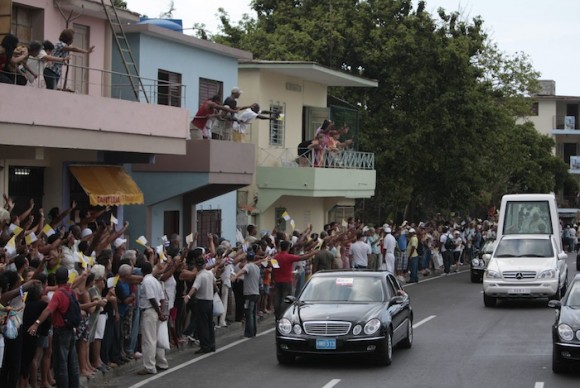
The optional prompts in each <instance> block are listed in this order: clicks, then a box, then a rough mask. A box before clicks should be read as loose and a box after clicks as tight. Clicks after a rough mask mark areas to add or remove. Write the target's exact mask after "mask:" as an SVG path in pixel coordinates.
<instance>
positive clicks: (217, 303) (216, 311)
mask: <svg viewBox="0 0 580 388" xmlns="http://www.w3.org/2000/svg"><path fill="white" fill-rule="evenodd" d="M224 312H225V309H224V304H223V303H222V300H221V299H220V296H219V295H218V294H217V292H216V293H215V294H213V316H214V317H219V316H220V315H222V314H223V313H224Z"/></svg>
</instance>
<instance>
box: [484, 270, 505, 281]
mask: <svg viewBox="0 0 580 388" xmlns="http://www.w3.org/2000/svg"><path fill="white" fill-rule="evenodd" d="M485 277H486V278H487V279H501V275H500V274H499V272H497V271H494V270H493V269H488V270H487V271H485Z"/></svg>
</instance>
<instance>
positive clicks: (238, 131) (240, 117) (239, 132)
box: [232, 103, 279, 143]
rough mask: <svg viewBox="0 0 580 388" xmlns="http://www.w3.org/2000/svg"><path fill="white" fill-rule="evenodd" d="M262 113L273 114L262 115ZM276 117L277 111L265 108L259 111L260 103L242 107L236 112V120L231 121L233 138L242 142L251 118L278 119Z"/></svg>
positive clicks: (277, 116)
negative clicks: (245, 107) (242, 108)
mask: <svg viewBox="0 0 580 388" xmlns="http://www.w3.org/2000/svg"><path fill="white" fill-rule="evenodd" d="M264 114H268V115H273V116H264ZM278 118H279V115H278V114H277V113H275V112H270V111H267V110H265V111H260V105H258V104H256V103H253V104H252V105H251V106H250V107H249V108H247V109H244V110H242V111H241V112H240V113H238V114H237V117H236V121H234V122H233V123H232V128H233V130H234V133H233V135H234V136H233V139H234V141H235V142H237V143H243V142H244V139H245V137H246V132H247V130H248V126H249V125H250V121H252V120H255V119H261V120H278Z"/></svg>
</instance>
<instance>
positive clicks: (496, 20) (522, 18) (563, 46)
mask: <svg viewBox="0 0 580 388" xmlns="http://www.w3.org/2000/svg"><path fill="white" fill-rule="evenodd" d="M126 1H127V5H128V8H129V9H130V10H131V11H134V12H138V13H140V14H142V15H147V16H149V17H158V16H159V15H160V14H161V13H162V12H164V11H167V10H168V9H169V7H170V4H171V1H170V0H126ZM321 1H322V0H321ZM324 1H330V0H324ZM426 3H427V10H428V11H429V12H431V13H435V12H436V10H437V9H438V8H439V7H443V8H445V9H446V10H447V11H459V12H460V13H461V14H462V15H463V16H464V17H465V18H467V19H472V18H473V17H475V16H481V17H482V19H483V20H484V27H485V30H486V32H487V33H488V34H489V36H490V37H491V39H492V40H493V41H495V42H496V43H497V44H498V46H499V48H500V49H501V50H502V51H505V52H506V53H512V54H513V53H516V52H524V53H526V54H527V55H528V56H529V58H530V61H531V63H532V64H533V66H534V68H535V69H536V70H537V71H539V72H540V73H541V75H540V79H550V80H554V81H556V93H557V94H558V95H568V96H580V82H578V78H577V74H578V70H577V69H578V68H579V66H578V65H579V62H580V50H579V49H578V47H577V46H578V43H576V42H580V24H579V23H578V22H577V18H578V15H580V1H578V0H461V1H460V0H426ZM415 4H416V1H415ZM174 6H175V12H174V13H173V17H174V18H176V19H182V20H183V26H184V28H188V27H192V26H193V24H194V23H203V24H205V25H206V31H208V32H209V33H217V32H219V25H220V23H219V20H218V18H217V16H216V15H217V10H218V8H220V7H222V8H224V9H225V10H226V12H227V13H228V14H229V16H230V20H231V21H232V22H234V23H235V22H237V21H238V20H240V19H241V18H242V15H243V14H245V13H247V14H249V15H250V16H251V17H255V16H256V15H255V13H254V12H253V11H252V9H251V8H250V0H205V1H200V0H174ZM185 32H186V33H189V32H188V31H187V30H186V31H185Z"/></svg>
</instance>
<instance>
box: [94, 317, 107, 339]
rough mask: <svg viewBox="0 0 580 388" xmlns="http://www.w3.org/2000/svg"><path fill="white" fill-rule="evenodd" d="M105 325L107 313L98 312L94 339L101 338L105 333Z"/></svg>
mask: <svg viewBox="0 0 580 388" xmlns="http://www.w3.org/2000/svg"><path fill="white" fill-rule="evenodd" d="M106 325H107V314H99V319H98V320H97V330H96V331H95V339H96V340H102V339H103V336H104V335H105V326H106Z"/></svg>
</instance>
